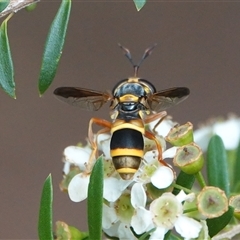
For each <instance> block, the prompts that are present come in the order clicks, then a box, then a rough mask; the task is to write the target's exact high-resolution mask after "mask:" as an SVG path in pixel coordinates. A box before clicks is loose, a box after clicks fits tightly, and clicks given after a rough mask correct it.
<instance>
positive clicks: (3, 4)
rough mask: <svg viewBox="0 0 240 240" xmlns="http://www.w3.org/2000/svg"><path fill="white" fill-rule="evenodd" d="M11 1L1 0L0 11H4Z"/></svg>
mask: <svg viewBox="0 0 240 240" xmlns="http://www.w3.org/2000/svg"><path fill="white" fill-rule="evenodd" d="M9 3H10V0H0V12H2V11H3V10H4V9H5V8H6V7H7V6H8V4H9Z"/></svg>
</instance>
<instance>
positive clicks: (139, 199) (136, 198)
mask: <svg viewBox="0 0 240 240" xmlns="http://www.w3.org/2000/svg"><path fill="white" fill-rule="evenodd" d="M146 201H147V196H146V193H145V191H144V189H143V185H142V184H141V183H135V184H134V185H133V187H132V190H131V204H132V206H133V207H134V208H137V207H145V205H146Z"/></svg>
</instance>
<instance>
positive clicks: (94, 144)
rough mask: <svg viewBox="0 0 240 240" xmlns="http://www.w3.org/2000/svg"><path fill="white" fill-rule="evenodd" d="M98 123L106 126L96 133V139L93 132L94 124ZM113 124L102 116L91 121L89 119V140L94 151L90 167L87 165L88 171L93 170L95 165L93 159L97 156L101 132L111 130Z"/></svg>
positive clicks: (90, 159)
mask: <svg viewBox="0 0 240 240" xmlns="http://www.w3.org/2000/svg"><path fill="white" fill-rule="evenodd" d="M93 123H94V124H96V125H99V126H102V127H104V128H103V129H100V130H99V131H98V132H97V134H96V139H94V134H93V129H92V125H93ZM111 126H112V123H111V122H109V121H107V120H104V119H101V118H91V119H90V121H89V126H88V140H89V142H90V144H91V146H92V149H93V151H92V153H91V155H90V158H89V162H88V167H87V172H91V170H92V165H93V159H95V158H96V157H97V150H98V149H97V137H98V135H99V134H101V133H105V132H109V131H110V129H111Z"/></svg>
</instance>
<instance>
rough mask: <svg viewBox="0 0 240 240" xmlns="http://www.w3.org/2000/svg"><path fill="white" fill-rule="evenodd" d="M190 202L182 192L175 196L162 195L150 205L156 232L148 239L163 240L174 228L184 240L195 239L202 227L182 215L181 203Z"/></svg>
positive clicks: (170, 194)
mask: <svg viewBox="0 0 240 240" xmlns="http://www.w3.org/2000/svg"><path fill="white" fill-rule="evenodd" d="M188 199H191V200H192V196H191V197H189V196H188V195H186V194H185V193H183V192H182V191H181V192H180V194H178V195H177V196H175V195H173V194H172V193H164V194H163V195H162V196H161V197H159V198H157V199H156V200H154V201H153V202H152V203H151V204H150V209H149V210H150V212H151V213H152V217H153V223H154V225H155V227H156V231H154V232H153V234H152V235H151V237H150V239H164V235H165V233H166V232H167V231H168V230H170V229H172V228H173V227H175V229H176V231H177V232H178V233H179V234H180V235H181V236H182V237H184V239H191V238H197V237H198V235H199V233H200V230H201V228H202V225H201V224H200V223H199V222H198V221H196V220H194V219H192V218H189V217H187V216H185V215H183V206H182V203H181V202H182V201H187V200H188Z"/></svg>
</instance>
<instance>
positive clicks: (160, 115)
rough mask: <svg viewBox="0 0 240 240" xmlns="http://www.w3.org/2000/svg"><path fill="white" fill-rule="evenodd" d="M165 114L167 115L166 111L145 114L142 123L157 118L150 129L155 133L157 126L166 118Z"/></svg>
mask: <svg viewBox="0 0 240 240" xmlns="http://www.w3.org/2000/svg"><path fill="white" fill-rule="evenodd" d="M166 116H167V112H166V111H162V112H159V113H154V114H152V115H149V116H147V117H146V119H144V123H150V122H153V121H155V120H157V119H159V120H158V122H157V123H156V124H155V126H154V128H153V130H152V131H153V132H154V133H156V128H157V126H158V125H159V124H160V123H161V122H162V121H163V120H164V119H165V118H166Z"/></svg>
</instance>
